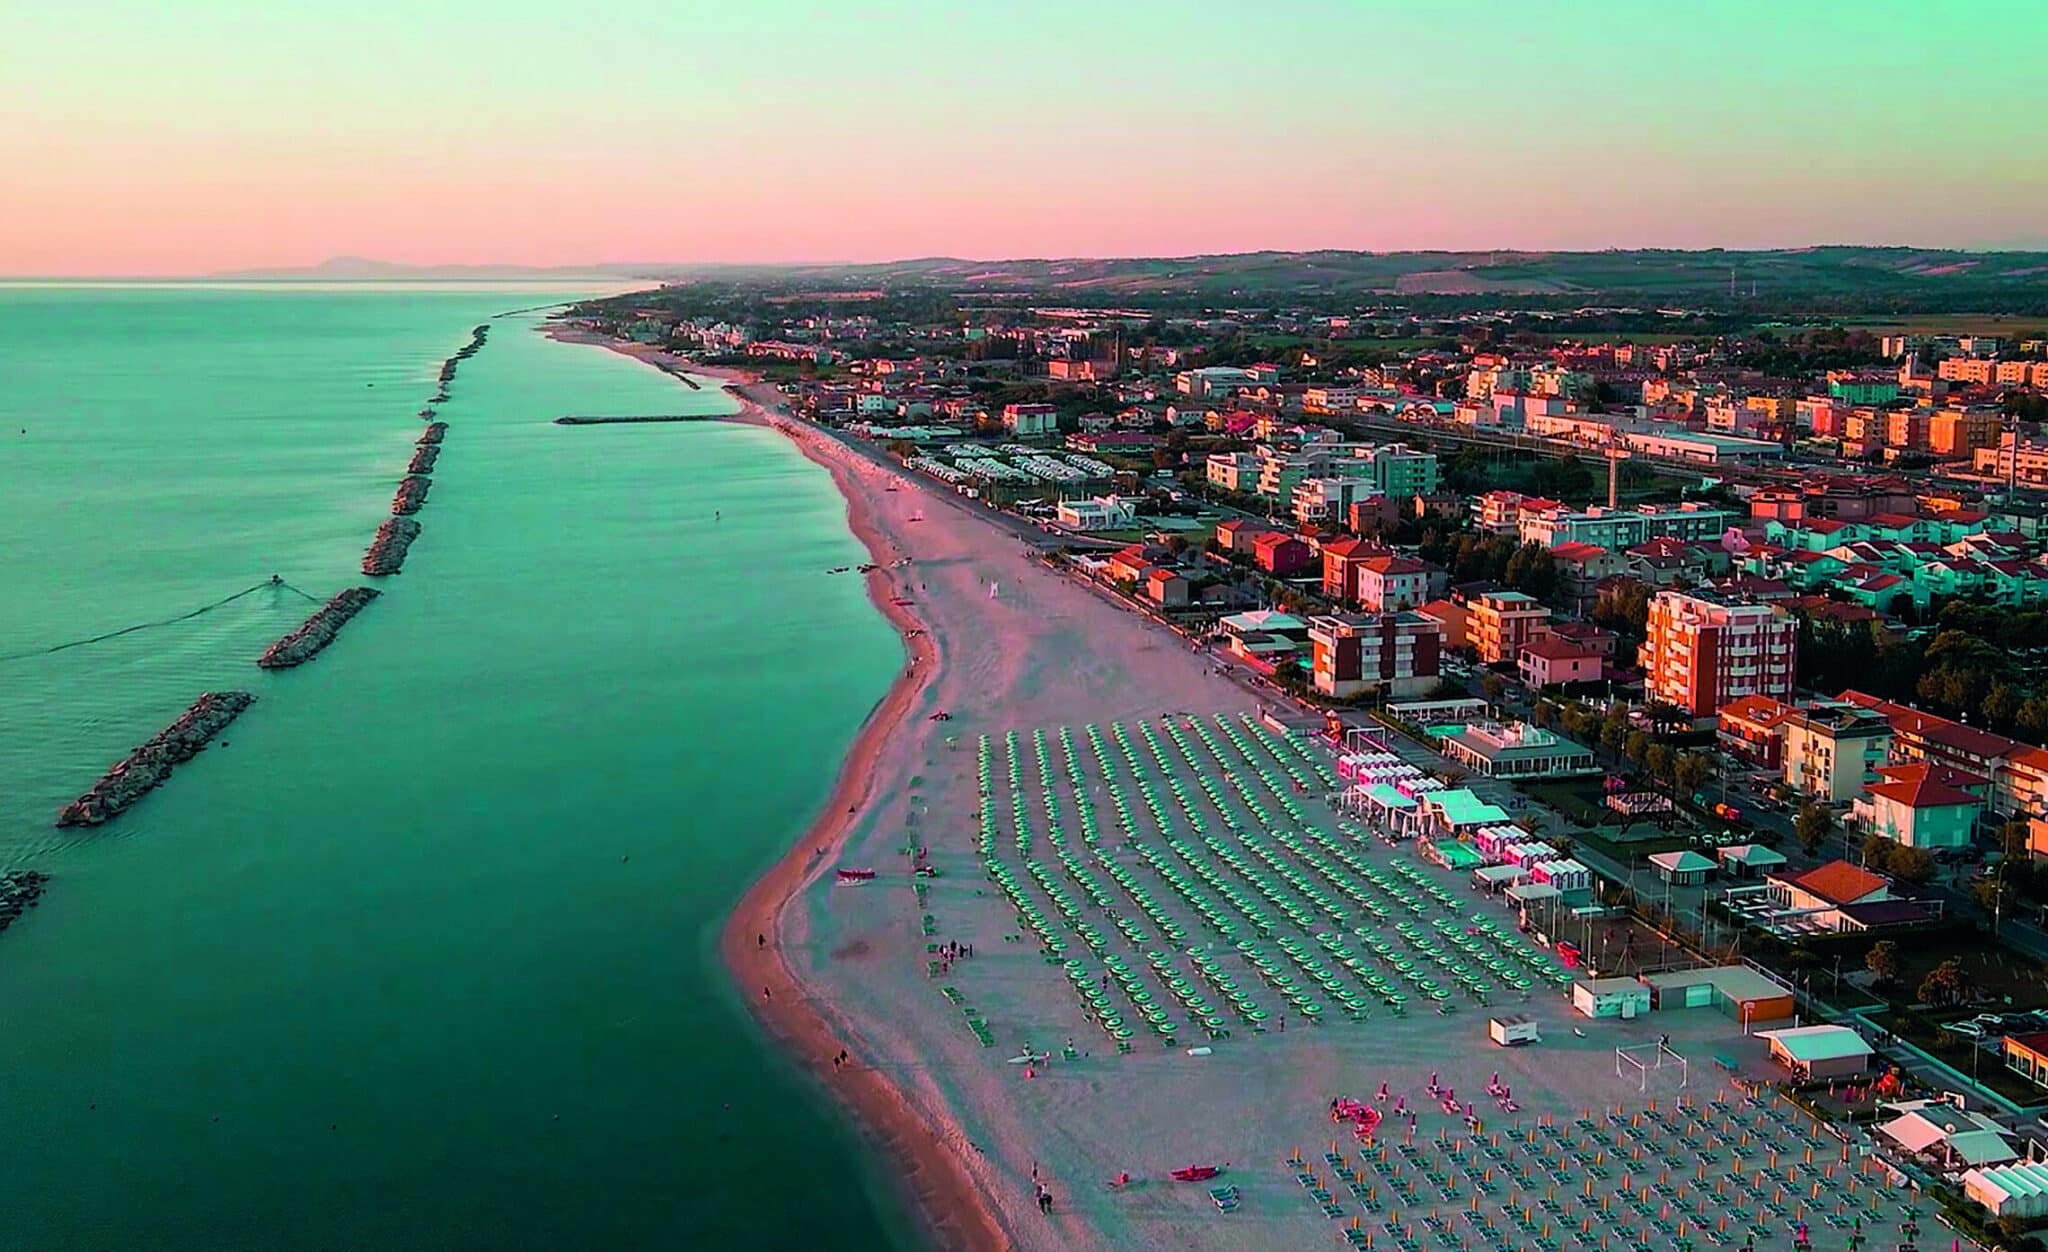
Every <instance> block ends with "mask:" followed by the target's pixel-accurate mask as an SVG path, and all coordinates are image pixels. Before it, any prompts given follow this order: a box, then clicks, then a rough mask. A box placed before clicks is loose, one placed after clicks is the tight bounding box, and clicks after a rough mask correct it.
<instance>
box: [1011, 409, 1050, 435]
mask: <svg viewBox="0 0 2048 1252" xmlns="http://www.w3.org/2000/svg"><path fill="white" fill-rule="evenodd" d="M1059 428H1060V411H1059V410H1058V409H1057V408H1055V407H1053V406H1052V405H1050V404H1006V405H1004V406H1003V429H1004V430H1006V431H1008V432H1009V433H1010V434H1012V435H1016V436H1018V437H1020V438H1022V437H1025V436H1030V435H1051V434H1057V433H1058V432H1059Z"/></svg>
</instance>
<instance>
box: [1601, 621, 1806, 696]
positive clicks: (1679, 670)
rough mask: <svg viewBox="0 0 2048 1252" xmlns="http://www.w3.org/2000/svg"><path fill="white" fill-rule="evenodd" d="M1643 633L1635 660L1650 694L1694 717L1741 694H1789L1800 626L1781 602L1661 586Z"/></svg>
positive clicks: (1796, 655) (1796, 656)
mask: <svg viewBox="0 0 2048 1252" xmlns="http://www.w3.org/2000/svg"><path fill="white" fill-rule="evenodd" d="M1645 631H1646V634H1647V638H1645V639H1644V641H1643V645H1642V649H1641V652H1640V655H1639V658H1638V659H1639V660H1640V662H1641V664H1642V667H1643V672H1644V674H1645V679H1644V689H1645V691H1646V692H1647V693H1648V694H1649V696H1650V697H1651V698H1653V699H1657V700H1662V701H1664V702H1666V703H1668V704H1673V705H1676V706H1678V707H1679V708H1682V709H1684V710H1685V711H1687V712H1688V713H1691V714H1692V715H1693V716H1694V717H1711V716H1713V715H1714V714H1715V713H1717V712H1718V711H1719V710H1720V708H1721V706H1722V705H1725V704H1728V703H1730V702H1732V701H1735V700H1739V699H1741V698H1742V697H1744V696H1755V695H1763V696H1770V697H1772V698H1773V699H1777V700H1788V701H1789V700H1790V699H1791V696H1792V674H1793V668H1794V662H1795V661H1796V660H1797V658H1798V652H1799V624H1798V622H1797V621H1796V620H1795V619H1794V618H1793V616H1792V615H1791V614H1790V613H1788V612H1786V611H1785V610H1784V609H1782V608H1778V607H1776V606H1775V605H1769V604H1746V603H1741V602H1737V601H1732V600H1729V599H1727V598H1725V597H1721V596H1716V595H1712V594H1710V593H1706V592H1682V591H1660V592H1658V593H1657V595H1656V598H1654V599H1653V600H1651V601H1650V616H1649V621H1648V623H1647V625H1646V627H1645Z"/></svg>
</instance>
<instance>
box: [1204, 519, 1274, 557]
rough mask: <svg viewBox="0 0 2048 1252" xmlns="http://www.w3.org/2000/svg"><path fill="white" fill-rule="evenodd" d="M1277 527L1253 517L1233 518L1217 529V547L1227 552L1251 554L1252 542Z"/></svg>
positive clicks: (1219, 525)
mask: <svg viewBox="0 0 2048 1252" xmlns="http://www.w3.org/2000/svg"><path fill="white" fill-rule="evenodd" d="M1273 529H1275V527H1274V526H1273V525H1272V523H1270V522H1262V521H1260V520H1258V519H1257V518H1253V517H1233V518H1231V519H1230V520H1229V521H1227V522H1222V523H1220V524H1218V526H1217V527H1216V546H1217V547H1218V548H1221V549H1222V550H1223V551H1225V552H1250V551H1251V550H1252V540H1254V539H1256V538H1258V537H1259V536H1260V535H1263V534H1265V533H1266V532H1267V531H1269V530H1273Z"/></svg>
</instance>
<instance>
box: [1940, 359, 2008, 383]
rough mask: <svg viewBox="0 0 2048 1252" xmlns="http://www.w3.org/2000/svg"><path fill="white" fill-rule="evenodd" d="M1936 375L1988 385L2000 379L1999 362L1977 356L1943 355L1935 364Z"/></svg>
mask: <svg viewBox="0 0 2048 1252" xmlns="http://www.w3.org/2000/svg"><path fill="white" fill-rule="evenodd" d="M1934 376H1935V377H1936V378H1939V379H1942V380H1944V381H1947V382H1952V383H1972V384H1975V385H1977V386H1980V387H1988V386H1990V385H1991V384H1992V383H1994V382H1996V381H1998V363H1997V362H1996V361H1987V360H1982V359H1980V358H1976V357H1963V356H1951V357H1943V358H1942V359H1941V360H1940V361H1939V362H1937V363H1936V364H1935V366H1934Z"/></svg>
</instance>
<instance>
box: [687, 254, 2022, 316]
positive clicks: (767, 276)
mask: <svg viewBox="0 0 2048 1252" xmlns="http://www.w3.org/2000/svg"><path fill="white" fill-rule="evenodd" d="M661 268H662V269H663V270H665V271H667V272H669V273H671V274H673V275H675V276H678V277H681V278H684V279H685V280H691V279H694V280H698V281H714V282H715V281H728V282H742V283H775V284H778V285H785V286H792V287H800V288H813V289H817V288H831V287H856V288H858V287H900V286H906V285H917V286H932V287H942V288H947V289H952V290H958V291H977V290H979V291H988V292H998V291H1020V290H1021V291H1035V292H1041V293H1044V294H1045V295H1046V296H1047V297H1048V298H1058V296H1059V294H1060V293H1062V292H1066V293H1071V294H1072V296H1073V297H1074V298H1075V300H1076V302H1077V303H1089V304H1100V303H1102V302H1104V301H1111V300H1115V299H1116V298H1117V297H1118V295H1119V293H1128V294H1131V295H1139V294H1155V295H1166V294H1179V295H1184V296H1199V297H1203V298H1207V299H1213V300H1228V299H1230V298H1232V297H1235V298H1239V299H1249V300H1258V299H1273V298H1285V297H1288V296H1304V297H1305V296H1316V295H1320V296H1334V295H1351V296H1358V297H1371V296H1387V297H1394V298H1399V297H1430V296H1437V297H1481V298H1484V297H1487V296H1502V295H1517V296H1530V297H1547V298H1549V301H1547V302H1555V301H1556V300H1558V299H1560V298H1563V299H1566V300H1569V301H1572V302H1579V303H1590V302H1596V301H1598V302H1622V303H1647V304H1658V303H1678V302H1692V303H1698V302H1705V301H1714V302H1722V303H1725V302H1727V300H1728V297H1729V295H1730V292H1731V290H1732V291H1733V293H1734V295H1735V296H1736V297H1737V298H1738V299H1741V300H1747V299H1749V298H1751V297H1755V298H1757V299H1774V300H1786V299H1791V300H1801V299H1806V300H1817V301H1822V302H1835V301H1841V302H1846V303H1851V304H1876V305H1885V304H1892V303H1897V304H1900V305H1905V306H1914V305H1920V304H1924V303H1929V302H1932V303H1936V304H1946V303H1951V302H1955V301H1957V300H1961V301H1962V302H1963V303H1965V304H1967V303H1968V300H1969V299H1970V298H1974V297H1977V296H1980V295H1981V296H1986V297H1993V298H1995V300H1996V302H1997V303H2001V304H2004V303H2011V302H2013V301H2015V300H2018V301H2020V302H2030V301H2033V302H2048V251H2042V252H2017V251H2013V252H1962V251H1951V250H1943V249H1923V248H1878V247H1857V246H1849V245H1829V246H1821V247H1811V248H1784V249H1777V250H1773V251H1759V252H1731V251H1724V250H1720V249H1712V250H1706V251H1678V250H1670V249H1633V250H1617V251H1609V252H1516V251H1499V252H1337V251H1326V252H1247V253H1236V254H1227V255H1219V256H1190V257H1135V258H1107V259H1088V258H1068V259H1049V258H1048V259H1027V260H1007V261H985V260H966V259H961V258H956V257H926V258H920V259H916V260H905V261H889V262H881V263H877V264H865V265H676V266H664V267H661ZM1731 279H1732V283H1731Z"/></svg>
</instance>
